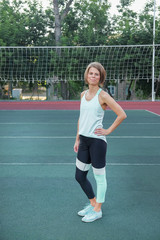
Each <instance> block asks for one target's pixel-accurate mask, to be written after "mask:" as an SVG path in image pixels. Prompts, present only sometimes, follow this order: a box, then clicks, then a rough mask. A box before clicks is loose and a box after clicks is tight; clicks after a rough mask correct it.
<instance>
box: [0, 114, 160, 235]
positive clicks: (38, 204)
mask: <svg viewBox="0 0 160 240" xmlns="http://www.w3.org/2000/svg"><path fill="white" fill-rule="evenodd" d="M126 113H127V116H128V117H127V119H126V120H125V121H124V122H123V123H122V124H121V125H120V126H119V128H118V129H117V130H115V131H114V132H113V133H112V134H111V135H110V136H108V137H107V141H108V152H107V181H108V190H107V195H106V202H105V204H104V205H103V218H102V219H100V220H97V221H95V222H93V223H83V222H81V218H80V217H79V216H78V215H77V211H79V210H80V209H81V208H82V207H83V206H84V204H85V203H87V202H88V200H87V198H86V196H85V195H84V193H83V192H82V190H81V188H80V186H79V185H78V183H77V182H76V181H75V180H74V172H75V159H76V154H75V153H74V151H73V145H74V141H75V135H76V129H77V120H78V116H79V111H78V110H37V111H34V110H21V111H17V110H1V111H0V162H1V163H0V177H1V181H0V191H1V195H0V200H1V206H0V211H1V214H0V215H1V217H0V218H1V231H0V232H1V233H0V234H1V236H0V239H1V240H72V239H73V240H81V239H85V240H95V239H96V240H97V239H99V240H131V239H133V240H159V239H160V224H159V223H160V116H159V115H158V114H154V113H151V112H149V111H145V110H126ZM115 117H116V116H115V114H114V113H113V112H112V111H110V110H107V111H106V113H105V118H104V127H107V126H109V124H111V123H112V121H113V120H114V119H115ZM89 179H90V180H91V182H92V183H93V186H94V188H95V191H96V185H95V180H94V178H93V175H92V170H90V173H89Z"/></svg>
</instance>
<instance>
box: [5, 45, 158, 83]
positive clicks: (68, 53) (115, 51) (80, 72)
mask: <svg viewBox="0 0 160 240" xmlns="http://www.w3.org/2000/svg"><path fill="white" fill-rule="evenodd" d="M152 54H153V47H152V45H137V46H136V45H133V46H131V45H129V46H99V47H0V81H7V82H8V81H32V82H34V81H48V80H49V81H51V80H52V81H53V82H59V81H83V80H84V71H85V69H86V67H87V65H88V64H89V63H90V62H94V61H97V62H100V63H101V64H102V65H103V66H104V67H105V69H106V70H107V80H110V81H111V80H124V79H127V80H133V79H138V80H147V79H151V78H152ZM154 69H155V79H159V78H160V45H155V63H154Z"/></svg>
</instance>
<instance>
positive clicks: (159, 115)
mask: <svg viewBox="0 0 160 240" xmlns="http://www.w3.org/2000/svg"><path fill="white" fill-rule="evenodd" d="M145 111H146V112H149V113H152V114H154V115H156V116H158V117H160V114H158V113H155V112H152V111H150V110H147V109H146V110H145Z"/></svg>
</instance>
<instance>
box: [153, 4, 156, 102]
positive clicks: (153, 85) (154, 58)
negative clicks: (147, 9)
mask: <svg viewBox="0 0 160 240" xmlns="http://www.w3.org/2000/svg"><path fill="white" fill-rule="evenodd" d="M155 18H156V0H154V16H153V58H152V102H154V101H155V92H154V65H155Z"/></svg>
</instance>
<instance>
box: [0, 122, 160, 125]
mask: <svg viewBox="0 0 160 240" xmlns="http://www.w3.org/2000/svg"><path fill="white" fill-rule="evenodd" d="M111 123H112V122H106V123H104V125H107V124H111ZM34 124H35V125H62V124H63V125H73V124H75V125H77V122H72V123H63V122H62V123H36V122H32V123H26V122H24V123H23V122H10V123H6V122H5V123H4V122H2V123H0V125H34ZM122 124H123V125H146V124H148V125H149V124H151V125H152V124H153V125H155V124H160V122H159V123H153V122H152V123H146V122H138V123H125V122H124V123H122Z"/></svg>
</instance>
